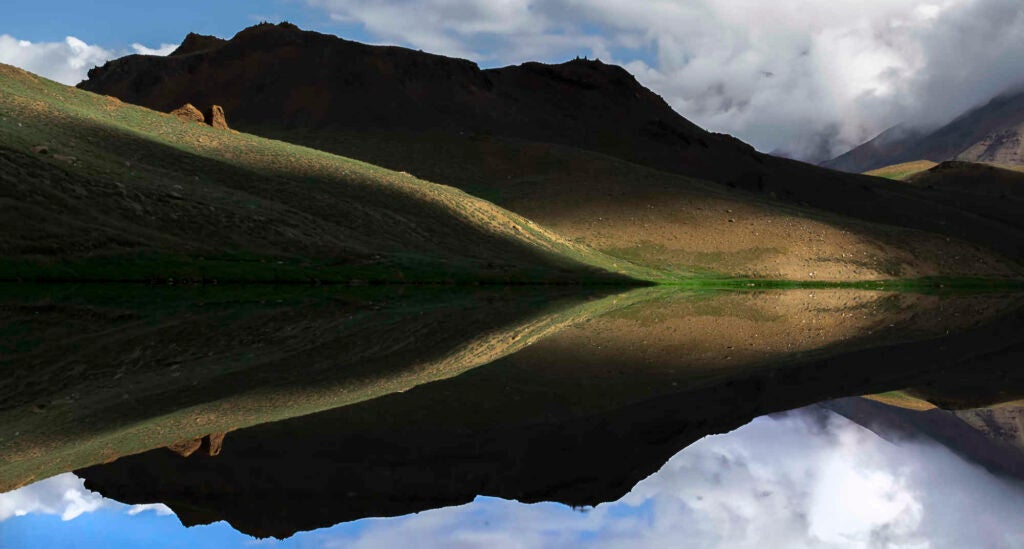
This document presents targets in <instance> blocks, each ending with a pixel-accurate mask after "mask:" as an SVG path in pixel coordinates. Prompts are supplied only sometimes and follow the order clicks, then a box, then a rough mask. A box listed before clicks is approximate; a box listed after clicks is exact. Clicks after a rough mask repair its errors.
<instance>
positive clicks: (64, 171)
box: [0, 65, 653, 283]
mask: <svg viewBox="0 0 1024 549" xmlns="http://www.w3.org/2000/svg"><path fill="white" fill-rule="evenodd" d="M0 113H2V118H0V204H2V206H0V207H2V212H3V213H2V215H0V230H2V232H3V235H4V238H3V240H2V241H0V279H3V280H76V281H81V280H101V281H146V280H161V281H164V280H167V279H173V280H182V279H185V280H196V279H202V280H220V281H234V282H246V281H248V282H252V281H313V280H330V281H339V282H349V281H365V282H373V281H377V282H409V283H414V282H452V281H475V282H578V281H584V280H592V281H604V282H609V281H618V282H622V281H625V280H627V279H628V278H629V277H633V278H650V276H648V275H652V274H653V271H651V270H650V269H639V270H636V268H633V267H629V264H628V262H625V261H622V260H616V259H613V258H610V257H607V256H603V255H601V254H599V253H597V252H594V251H593V250H590V249H588V248H585V247H583V246H580V245H578V244H575V243H572V242H569V241H567V240H565V239H563V238H562V237H560V236H557V235H555V234H553V233H551V232H550V231H548V230H546V229H544V228H541V227H539V226H537V225H536V224H535V223H533V222H531V221H529V220H526V219H524V218H522V217H521V216H519V215H516V214H513V213H511V212H509V211H507V210H504V209H502V208H499V207H496V206H494V205H493V204H490V203H488V202H485V201H483V200H480V199H478V198H475V197H472V196H470V195H468V194H466V193H464V192H462V191H459V190H457V189H453V188H451V187H446V186H442V185H437V184H434V183H430V182H427V181H423V180H420V179H417V178H415V177H413V176H411V175H409V174H403V173H397V172H393V171H389V170H385V169H382V168H379V167H376V166H371V165H367V164H365V163H362V162H358V161H354V160H350V159H346V158H341V157H338V156H335V155H332V154H328V153H324V152H321V151H316V150H312V149H307V148H303V147H299V146H296V145H290V144H286V143H282V142H280V141H273V140H269V139H264V138H259V137H255V136H251V135H246V134H240V133H237V132H233V131H230V130H224V129H215V128H213V127H210V126H207V125H205V124H199V123H195V122H188V121H183V120H180V119H179V118H177V117H175V116H171V115H168V114H162V113H157V112H154V111H151V110H148V109H144V108H140V107H137V106H134V105H126V104H124V103H122V102H121V101H119V100H117V99H115V98H112V97H102V96H98V95H95V94H92V93H88V92H84V91H81V90H78V89H75V88H72V87H67V86H62V85H60V84H57V83H54V82H50V81H48V80H45V79H43V78H40V77H37V76H35V75H32V74H30V73H27V72H25V71H22V70H20V69H16V68H14V67H10V66H6V65H0ZM625 271H631V274H627V273H626V272H625ZM642 273H647V274H642Z"/></svg>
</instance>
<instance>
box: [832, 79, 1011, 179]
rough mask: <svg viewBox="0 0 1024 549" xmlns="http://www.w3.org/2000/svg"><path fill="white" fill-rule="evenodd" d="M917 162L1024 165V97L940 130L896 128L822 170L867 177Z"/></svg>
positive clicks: (1005, 99)
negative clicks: (871, 171)
mask: <svg viewBox="0 0 1024 549" xmlns="http://www.w3.org/2000/svg"><path fill="white" fill-rule="evenodd" d="M916 160H931V161H933V162H943V161H946V160H962V161H965V162H985V163H990V164H999V165H1006V166H1020V165H1024V92H1019V93H1011V94H1007V95H1002V96H999V97H996V98H995V99H992V100H991V101H989V102H988V103H987V104H985V105H982V106H980V107H977V108H975V109H972V110H970V111H968V112H967V113H965V114H963V115H961V116H959V117H958V118H956V119H955V120H953V121H952V122H950V123H948V124H946V125H945V126H942V127H940V128H938V129H936V130H931V131H925V130H918V129H910V128H905V127H901V126H897V127H894V128H891V129H889V130H886V131H885V132H883V133H882V134H881V135H879V136H878V137H876V138H874V139H872V140H870V141H868V142H867V143H864V144H863V145H860V146H859V147H856V148H854V149H853V150H851V151H849V152H847V153H845V154H843V155H841V156H838V157H836V158H834V159H832V160H829V161H828V162H825V163H823V164H822V166H825V167H828V168H832V169H836V170H842V171H846V172H852V173H862V172H867V171H870V170H875V169H878V168H882V167H884V166H889V165H892V164H901V163H904V162H912V161H916Z"/></svg>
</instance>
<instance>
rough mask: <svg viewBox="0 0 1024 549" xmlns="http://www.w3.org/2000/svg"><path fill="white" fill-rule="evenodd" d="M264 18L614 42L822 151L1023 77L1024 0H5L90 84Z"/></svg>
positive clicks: (479, 54) (27, 64) (489, 54)
mask: <svg viewBox="0 0 1024 549" xmlns="http://www.w3.org/2000/svg"><path fill="white" fill-rule="evenodd" d="M261 19H267V20H271V21H278V20H282V19H286V20H289V21H292V22H294V23H296V24H298V25H299V26H301V27H304V28H308V29H312V30H318V31H321V32H327V33H333V34H339V35H342V36H344V37H346V38H350V39H354V40H360V41H366V42H370V43H389V44H398V45H403V46H408V47H412V48H418V49H422V50H424V51H430V52H434V53H441V54H445V55H452V56H458V57H466V58H470V59H472V60H474V61H477V62H478V63H479V64H480V65H482V66H485V67H490V66H497V65H504V64H514V63H520V62H523V61H529V60H539V61H547V62H553V61H563V60H566V59H571V58H572V57H574V56H576V55H586V56H589V57H600V58H601V59H602V60H604V61H609V62H613V63H617V64H620V65H623V66H624V67H626V68H627V69H628V70H630V71H631V72H632V73H633V74H634V75H636V76H637V78H638V79H639V80H640V82H641V83H643V84H644V85H646V86H648V87H650V88H651V89H653V90H654V91H655V92H657V93H659V94H661V95H662V96H663V97H664V98H665V99H666V101H668V102H669V104H671V105H672V106H673V107H674V108H675V109H676V110H677V111H679V112H680V114H682V115H683V116H685V117H687V118H689V119H691V120H693V121H694V122H696V123H697V124H699V125H701V126H704V127H705V128H708V129H710V130H713V131H720V132H726V133H731V134H733V135H736V136H737V137H740V138H741V139H743V140H745V141H747V142H749V143H751V144H753V145H754V146H755V147H757V148H758V149H760V150H764V151H769V152H771V151H778V152H780V153H786V154H789V155H792V156H797V157H800V158H806V159H816V160H820V159H823V157H829V156H831V155H835V154H839V153H841V152H844V151H845V150H847V149H849V148H850V147H852V146H855V145H858V144H860V143H862V142H863V141H865V140H867V139H869V138H871V137H873V136H874V135H876V134H878V133H880V132H881V131H883V130H885V129H887V128H889V127H891V126H893V125H895V124H899V123H904V124H908V125H914V126H922V127H924V126H935V125H938V124H941V123H944V122H946V121H948V120H951V119H952V118H953V117H955V116H957V115H959V114H961V113H962V112H964V111H965V110H967V109H969V108H971V107H973V106H976V105H979V104H981V103H984V102H986V101H988V100H989V99H991V98H992V97H994V96H995V95H997V94H1000V93H1003V92H1006V91H1008V90H1015V89H1018V88H1020V87H1022V86H1024V56H1022V55H1020V52H1021V51H1024V3H1022V2H1020V0H833V1H830V2H823V1H821V0H774V1H772V2H764V1H763V0H689V1H686V2H682V1H678V0H645V1H644V2H637V1H636V0H500V1H498V0H375V1H372V2H370V1H364V0H253V1H251V2H246V1H231V2H199V1H196V0H183V1H180V2H173V3H170V2H168V3H162V2H129V1H112V0H98V1H90V2H81V1H71V0H56V1H51V2H38V1H28V0H6V1H5V2H4V8H3V18H2V19H0V62H4V63H9V64H15V65H19V66H22V67H24V68H26V69H28V70H32V71H34V72H38V73H40V74H42V75H44V76H47V77H50V78H54V79H58V80H60V81H63V82H66V83H70V84H73V83H75V80H76V79H80V78H82V77H83V76H84V74H85V72H86V71H87V70H88V68H89V67H90V66H92V65H93V64H96V63H102V62H103V61H105V60H106V59H109V58H112V57H117V56H120V55H125V54H128V53H133V52H134V51H143V50H138V49H137V48H134V49H133V44H141V45H143V46H146V47H148V48H158V47H160V46H161V45H164V44H177V43H179V42H180V40H181V39H182V38H183V37H184V36H185V34H187V33H188V32H189V31H194V32H200V33H204V34H214V35H218V36H222V37H230V36H232V35H233V34H234V33H236V32H237V31H239V30H241V29H242V28H244V27H246V26H249V25H251V24H253V23H256V22H258V21H259V20H261ZM68 36H72V37H75V38H76V41H71V42H66V37H68ZM25 41H28V42H31V44H28V43H26V42H25ZM90 48H91V49H90ZM164 51H169V50H164Z"/></svg>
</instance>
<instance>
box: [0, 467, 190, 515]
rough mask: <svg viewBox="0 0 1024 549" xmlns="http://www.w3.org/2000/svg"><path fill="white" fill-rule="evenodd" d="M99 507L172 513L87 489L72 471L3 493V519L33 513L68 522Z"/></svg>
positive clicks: (160, 506)
mask: <svg viewBox="0 0 1024 549" xmlns="http://www.w3.org/2000/svg"><path fill="white" fill-rule="evenodd" d="M100 509H121V510H123V511H124V512H125V513H127V514H128V515H132V516H134V515H138V514H139V513H143V512H146V511H152V512H155V513H156V514H158V515H170V514H173V512H172V511H171V509H170V508H169V507H167V506H166V505H163V504H159V503H158V504H148V505H132V506H128V505H124V504H121V503H118V502H116V501H114V500H112V499H106V498H104V497H103V496H101V495H100V494H98V493H96V492H92V491H89V490H87V489H86V488H85V481H84V480H82V479H81V478H79V477H77V476H75V475H74V474H72V473H64V474H62V475H57V476H55V477H50V478H48V479H46V480H42V481H39V482H36V483H34V484H31V485H29V486H25V487H24V488H19V489H17V490H14V491H12V492H7V493H6V494H0V522H3V521H5V520H7V519H10V518H11V517H21V516H25V515H30V514H36V515H60V518H61V520H65V521H68V520H74V519H76V518H78V517H80V516H82V515H84V514H87V513H93V512H95V511H98V510H100Z"/></svg>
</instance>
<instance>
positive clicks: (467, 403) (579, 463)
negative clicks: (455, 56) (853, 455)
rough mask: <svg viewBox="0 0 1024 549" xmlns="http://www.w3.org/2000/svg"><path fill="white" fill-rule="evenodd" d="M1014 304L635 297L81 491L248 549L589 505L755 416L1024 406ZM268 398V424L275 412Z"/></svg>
mask: <svg viewBox="0 0 1024 549" xmlns="http://www.w3.org/2000/svg"><path fill="white" fill-rule="evenodd" d="M1020 304H1021V300H1020V299H1019V298H1007V297H1006V296H1001V295H954V296H934V295H918V294H894V293H883V292H869V291H851V290H814V291H810V290H789V291H773V292H688V293H687V292H680V291H678V290H673V289H665V288H656V289H642V290H635V291H633V292H629V293H627V294H624V295H617V296H612V297H606V298H604V299H600V300H596V301H589V302H586V303H584V304H582V305H581V304H578V303H576V304H572V305H569V308H568V309H565V310H568V311H575V312H572V313H569V314H567V313H565V312H564V310H563V312H561V313H551V312H549V313H547V314H548V315H551V316H547V317H543V318H549V319H555V318H557V319H560V320H558V321H555V320H547V321H545V324H544V325H545V326H550V327H551V329H548V330H536V331H534V332H531V333H534V334H536V337H534V338H531V342H532V344H529V345H528V344H521V345H518V346H515V348H513V346H505V347H501V346H499V348H500V349H502V351H501V352H495V353H493V354H492V356H493V358H494V360H490V361H488V362H490V363H489V364H488V365H487V366H484V367H477V368H472V369H470V368H469V367H464V368H462V370H464V371H465V373H463V374H461V375H459V376H457V377H450V378H449V379H445V380H443V381H437V382H434V383H427V384H415V383H407V384H406V385H407V387H406V388H407V389H408V390H406V391H405V392H398V391H397V390H392V391H390V392H389V391H380V392H379V393H378V394H380V395H384V396H379V398H373V399H370V398H365V399H362V401H361V402H357V403H356V402H355V400H352V399H350V401H349V402H353V403H352V404H350V405H346V406H342V405H341V404H345V403H346V402H344V401H343V399H336V400H335V401H334V402H337V403H339V404H338V407H335V408H333V409H330V410H326V411H322V412H320V413H315V414H310V415H302V416H301V417H294V418H292V419H288V420H285V421H276V422H268V423H263V424H260V425H253V426H251V427H248V428H241V429H238V430H235V431H233V432H230V433H229V434H228V435H227V437H226V438H225V439H224V440H223V441H222V442H223V444H222V445H220V448H219V452H217V451H213V450H214V447H215V446H218V445H219V443H218V441H215V440H213V439H212V437H211V438H210V439H207V440H206V441H203V440H200V441H198V443H197V442H196V441H195V438H196V437H197V436H201V435H203V434H206V433H209V432H212V431H210V430H206V431H205V432H204V431H203V430H201V429H200V430H195V429H193V431H195V433H194V435H190V436H191V438H189V437H181V436H179V437H178V438H179V439H181V438H189V440H191V441H192V442H191V443H190V444H188V445H185V446H184V448H183V447H175V448H174V450H176V451H171V450H168V449H166V448H158V449H155V450H152V451H148V452H144V453H140V454H137V455H131V456H127V457H122V458H120V459H117V460H116V461H113V462H112V463H106V464H102V465H95V466H91V467H86V468H84V469H80V470H78V471H76V474H78V475H80V476H82V477H84V478H85V479H86V486H87V487H88V488H89V489H91V490H96V491H98V492H100V493H102V494H103V495H104V496H107V497H111V498H114V499H117V500H120V501H122V502H126V503H152V502H161V503H165V504H167V505H168V506H170V507H171V508H172V509H173V510H174V511H175V513H176V514H177V515H178V517H179V518H180V519H181V520H182V522H183V523H184V524H186V525H190V524H200V523H209V522H213V521H218V520H227V521H228V522H229V523H230V524H231V525H232V526H233V527H235V528H236V529H238V530H240V531H242V532H246V533H249V534H252V535H255V536H260V537H266V536H274V537H279V538H284V537H288V536H290V535H292V534H293V533H295V532H297V531H301V530H310V529H314V528H319V527H324V526H328V525H332V524H335V523H338V522H344V521H350V520H355V519H359V518H363V517H373V516H396V515H402V514H407V513H411V512H416V511H421V510H425V509H431V508H437V507H442V506H449V505H456V504H460V503H465V502H468V501H471V500H472V499H474V497H476V496H478V495H489V496H498V497H502V498H506V499H515V500H519V501H524V502H536V501H558V502H562V503H565V504H570V505H576V506H586V505H594V504H597V503H599V502H604V501H611V500H615V499H618V498H620V497H621V496H622V495H623V494H625V493H627V492H628V491H629V490H630V488H632V487H633V486H634V485H635V484H636V483H637V482H638V481H640V480H641V479H643V478H645V477H647V476H649V475H650V474H652V473H653V472H655V471H656V470H658V469H659V468H660V467H661V466H662V465H663V464H664V463H665V462H666V461H667V460H668V459H669V458H670V457H671V456H672V455H674V454H675V453H677V452H678V451H679V450H680V449H682V448H684V447H686V446H688V445H689V444H691V443H693V442H694V441H696V440H698V439H700V438H702V437H704V436H706V435H708V434H712V433H721V432H725V431H729V430H731V429H734V428H736V427H738V426H740V425H743V424H745V423H747V422H749V421H750V420H752V419H753V418H755V417H758V416H761V415H764V414H768V413H773V412H777V411H782V410H788V409H793V408H797V407H802V406H806V405H809V404H814V403H817V402H821V401H824V400H829V399H834V398H838V397H844V396H853V395H862V394H872V393H885V392H889V391H894V390H898V389H901V388H906V387H914V386H922V385H927V384H930V383H931V384H936V386H968V385H969V384H970V382H971V380H980V379H990V380H998V384H999V386H1000V387H1001V389H1000V391H999V394H998V397H997V398H996V399H995V400H998V401H1010V400H1014V399H1017V398H1020V397H1021V396H1024V373H1021V372H1018V371H1017V370H1019V368H1018V364H1019V359H1020V353H1019V349H1020V348H1021V345H1022V344H1024V329H1022V328H1024V309H1021V307H1020ZM552 306H554V305H552ZM551 310H552V309H548V311H551ZM530 318H534V319H535V318H537V317H536V316H530ZM463 320H465V319H463ZM491 321H492V322H496V319H491ZM533 322H535V323H536V321H533ZM465 325H468V326H473V325H475V322H470V323H468V324H465ZM442 329H443V328H440V327H439V328H438V330H439V331H438V332H436V333H441V331H440V330H442ZM461 340H463V338H460V341H461ZM363 344H365V345H367V348H368V349H369V348H372V347H373V346H372V345H371V344H370V343H369V342H367V341H363ZM512 351H515V352H512ZM480 363H481V364H482V361H480ZM474 364H477V362H474ZM372 369H373V368H370V367H367V368H366V369H365V370H364V371H367V370H370V371H372ZM296 375H298V374H296ZM303 375H304V374H303ZM441 377H445V376H436V378H441ZM421 380H424V379H421ZM413 385H415V387H413ZM385 393H388V394H385ZM252 394H254V395H255V394H256V393H252ZM260 394H261V395H262V396H264V397H265V398H267V400H266V402H267V403H268V404H267V407H268V409H269V408H271V407H273V406H282V405H283V403H284V402H286V401H287V399H274V398H272V397H273V395H274V392H273V390H265V391H263V392H262V393H260ZM984 397H985V398H992V395H984ZM994 402H995V401H993V403H994ZM282 415H284V414H280V413H276V412H275V413H267V414H265V415H264V416H263V417H268V418H271V417H272V418H276V417H281V416H282ZM293 415H298V414H293ZM254 423H256V422H254ZM225 430H230V429H220V430H219V431H217V432H220V431H225ZM203 445H206V447H207V451H202V449H201V447H202V446H203ZM159 446H167V444H160V445H159ZM183 449H184V451H183ZM197 449H198V450H199V451H196V450H197ZM186 454H187V457H183V455H186ZM212 454H217V455H212ZM1003 472H1006V471H1003ZM1011 472H1012V471H1011Z"/></svg>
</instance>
